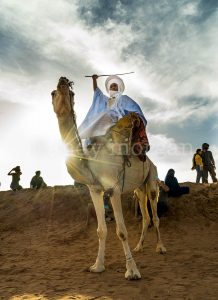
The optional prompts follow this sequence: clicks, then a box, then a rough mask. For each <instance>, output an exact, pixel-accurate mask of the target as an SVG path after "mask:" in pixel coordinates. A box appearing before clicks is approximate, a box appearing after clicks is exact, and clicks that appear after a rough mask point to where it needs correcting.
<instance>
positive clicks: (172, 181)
mask: <svg viewBox="0 0 218 300" xmlns="http://www.w3.org/2000/svg"><path fill="white" fill-rule="evenodd" d="M165 184H166V185H167V186H168V187H169V192H168V196H169V197H179V196H181V195H183V194H189V187H188V186H180V185H179V183H178V180H177V178H176V177H175V171H174V170H173V169H169V171H168V172H167V175H166V178H165Z"/></svg>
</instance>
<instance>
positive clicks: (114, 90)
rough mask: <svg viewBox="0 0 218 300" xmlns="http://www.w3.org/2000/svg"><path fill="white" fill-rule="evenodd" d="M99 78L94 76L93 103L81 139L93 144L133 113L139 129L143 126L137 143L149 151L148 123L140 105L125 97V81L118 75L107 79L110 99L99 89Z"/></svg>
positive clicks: (83, 124) (82, 125)
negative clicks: (146, 129)
mask: <svg viewBox="0 0 218 300" xmlns="http://www.w3.org/2000/svg"><path fill="white" fill-rule="evenodd" d="M97 78H98V76H97V75H93V76H92V79H93V89H94V97H93V103H92V105H91V108H90V109H89V111H88V113H87V115H86V117H85V119H84V121H83V123H82V124H81V125H80V127H79V133H80V137H81V138H82V139H88V145H89V144H92V143H93V141H94V140H95V138H96V137H99V136H104V135H105V134H106V133H107V131H108V129H109V128H111V127H112V126H113V125H115V124H116V123H117V122H118V121H119V122H120V121H122V120H123V117H124V116H131V113H133V114H134V116H135V117H136V118H137V119H138V123H137V124H138V127H139V126H143V130H140V135H139V139H138V140H137V141H136V143H137V142H140V145H143V151H144V152H146V151H148V150H149V143H148V139H147V135H146V131H145V128H146V124H147V121H146V119H145V117H144V115H143V113H142V110H141V108H140V107H139V105H138V104H137V103H136V102H135V101H134V100H132V99H131V98H129V97H128V96H126V95H123V91H124V89H125V86H124V83H123V80H122V79H121V78H120V77H118V76H116V75H111V76H109V77H108V78H107V79H106V82H105V86H106V90H107V92H108V94H109V97H108V96H106V95H104V94H103V93H102V91H101V90H100V89H99V88H98V85H97ZM119 124H121V122H120V123H119ZM123 124H124V122H123ZM124 126H125V125H124ZM142 132H143V133H142Z"/></svg>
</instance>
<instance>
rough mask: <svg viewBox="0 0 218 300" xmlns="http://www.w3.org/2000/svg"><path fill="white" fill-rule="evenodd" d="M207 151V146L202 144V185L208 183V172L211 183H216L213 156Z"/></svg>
mask: <svg viewBox="0 0 218 300" xmlns="http://www.w3.org/2000/svg"><path fill="white" fill-rule="evenodd" d="M208 149H209V144H207V143H204V144H202V160H203V180H202V181H203V183H208V172H209V173H210V176H211V178H212V180H213V182H217V178H216V172H215V169H216V166H215V161H214V159H213V154H212V152H211V151H209V150H208Z"/></svg>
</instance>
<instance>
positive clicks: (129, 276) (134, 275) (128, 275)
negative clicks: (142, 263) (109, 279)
mask: <svg viewBox="0 0 218 300" xmlns="http://www.w3.org/2000/svg"><path fill="white" fill-rule="evenodd" d="M125 278H126V279H127V280H139V279H141V274H140V273H139V271H138V270H136V271H135V272H133V271H132V270H131V271H126V274H125Z"/></svg>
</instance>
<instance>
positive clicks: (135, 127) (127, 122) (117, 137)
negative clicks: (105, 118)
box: [109, 112, 150, 161]
mask: <svg viewBox="0 0 218 300" xmlns="http://www.w3.org/2000/svg"><path fill="white" fill-rule="evenodd" d="M109 134H110V135H111V138H112V141H113V143H115V144H118V146H119V145H120V147H123V149H124V151H122V153H123V154H124V155H127V156H132V155H136V156H138V158H139V159H140V160H141V161H145V160H146V152H148V151H149V149H150V146H149V142H148V137H147V134H146V129H145V126H144V122H143V120H142V118H141V117H140V116H138V115H137V114H136V113H134V112H130V113H129V114H128V115H126V116H124V117H123V118H121V119H119V120H118V122H117V123H116V124H115V125H114V126H112V127H111V128H110V129H109Z"/></svg>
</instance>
